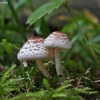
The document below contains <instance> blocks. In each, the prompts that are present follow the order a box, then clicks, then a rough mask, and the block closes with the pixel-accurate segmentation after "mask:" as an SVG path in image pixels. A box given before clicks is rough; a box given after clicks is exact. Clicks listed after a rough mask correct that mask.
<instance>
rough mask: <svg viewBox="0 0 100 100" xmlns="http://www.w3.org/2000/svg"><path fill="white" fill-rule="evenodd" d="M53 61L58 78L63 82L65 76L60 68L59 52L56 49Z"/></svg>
mask: <svg viewBox="0 0 100 100" xmlns="http://www.w3.org/2000/svg"><path fill="white" fill-rule="evenodd" d="M55 61H56V71H57V75H58V76H59V80H60V81H61V82H63V81H65V76H64V73H63V70H62V68H61V50H60V49H58V48H55Z"/></svg>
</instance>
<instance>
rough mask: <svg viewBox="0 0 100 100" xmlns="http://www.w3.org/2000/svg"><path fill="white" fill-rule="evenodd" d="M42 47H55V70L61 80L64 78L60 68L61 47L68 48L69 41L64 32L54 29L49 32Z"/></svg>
mask: <svg viewBox="0 0 100 100" xmlns="http://www.w3.org/2000/svg"><path fill="white" fill-rule="evenodd" d="M43 44H44V47H46V48H54V49H55V61H56V71H57V75H58V76H59V79H60V81H61V82H63V81H64V80H65V76H64V73H63V71H62V68H61V49H70V48H71V46H72V45H71V42H70V41H69V39H68V37H67V36H66V34H63V33H61V32H58V31H55V32H53V33H51V34H50V35H49V36H48V37H47V38H46V39H45V41H44V43H43Z"/></svg>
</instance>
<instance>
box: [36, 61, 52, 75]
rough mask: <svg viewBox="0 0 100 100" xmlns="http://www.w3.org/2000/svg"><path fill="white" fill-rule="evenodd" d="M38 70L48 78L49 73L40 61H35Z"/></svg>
mask: <svg viewBox="0 0 100 100" xmlns="http://www.w3.org/2000/svg"><path fill="white" fill-rule="evenodd" d="M36 63H37V65H38V68H39V70H40V71H41V72H42V73H43V75H44V76H45V77H50V74H49V72H48V71H47V69H46V67H45V66H44V64H43V61H42V60H36Z"/></svg>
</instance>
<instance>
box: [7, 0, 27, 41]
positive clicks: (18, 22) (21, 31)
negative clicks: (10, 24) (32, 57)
mask: <svg viewBox="0 0 100 100" xmlns="http://www.w3.org/2000/svg"><path fill="white" fill-rule="evenodd" d="M7 1H8V5H9V8H10V10H11V12H12V14H13V16H14V19H15V21H16V23H17V25H18V29H19V31H20V33H21V34H22V36H23V39H24V41H27V38H26V35H25V33H24V31H23V29H22V26H21V24H20V21H19V19H18V17H17V14H16V12H15V10H14V8H13V6H12V3H11V1H10V0H7Z"/></svg>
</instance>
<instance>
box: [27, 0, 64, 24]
mask: <svg viewBox="0 0 100 100" xmlns="http://www.w3.org/2000/svg"><path fill="white" fill-rule="evenodd" d="M65 1H66V0H51V1H50V2H48V3H46V4H44V5H42V6H41V7H39V8H38V9H37V10H35V11H34V12H33V13H32V14H31V15H30V16H29V18H28V20H27V22H26V23H27V24H28V23H29V24H30V25H32V24H33V23H34V22H35V21H36V20H38V19H40V18H41V17H43V16H44V15H45V14H50V13H51V12H52V11H53V10H54V9H57V8H58V7H59V6H60V5H61V4H62V3H64V2H65Z"/></svg>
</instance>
